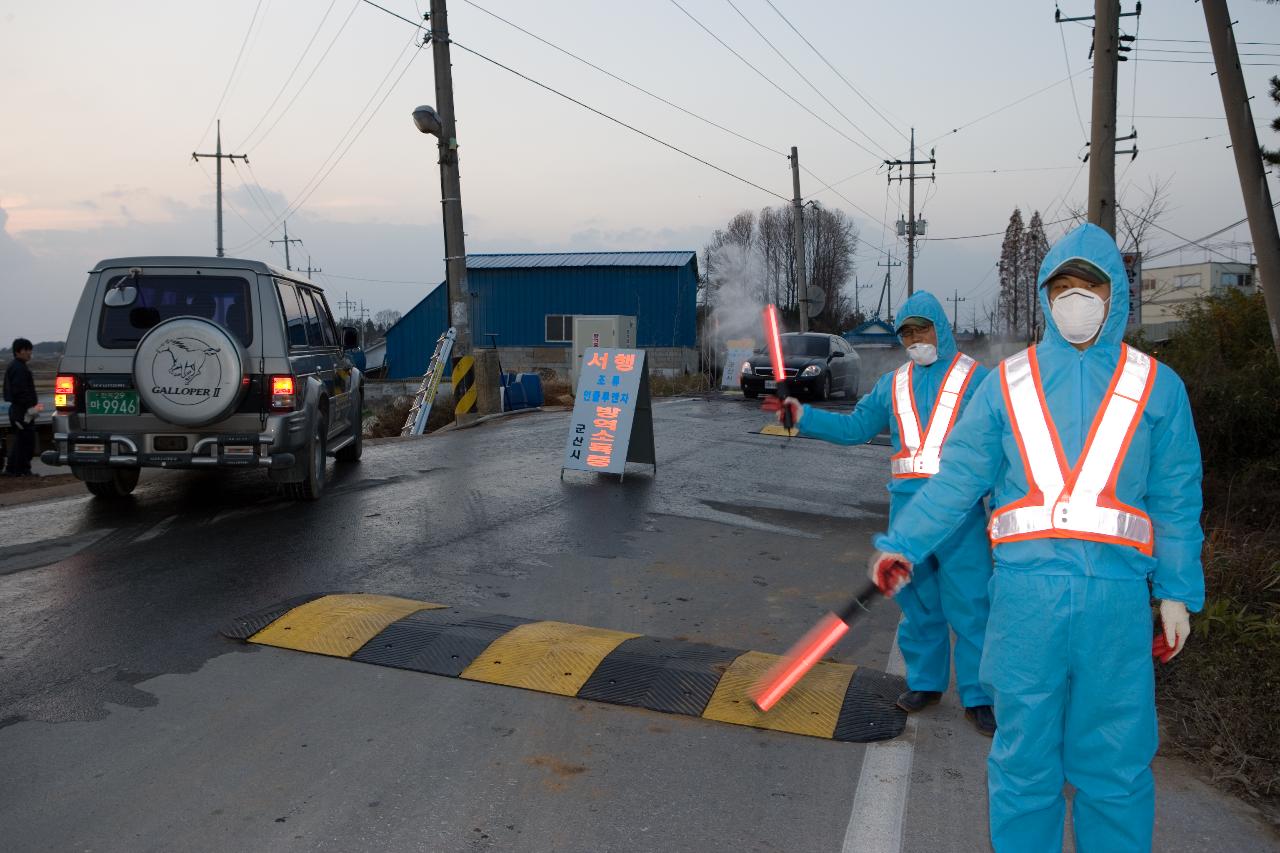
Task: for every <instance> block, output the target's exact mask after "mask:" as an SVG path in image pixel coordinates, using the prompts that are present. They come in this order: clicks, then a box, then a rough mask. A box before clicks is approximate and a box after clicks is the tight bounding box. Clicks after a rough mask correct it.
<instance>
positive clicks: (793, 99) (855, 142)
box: [671, 0, 880, 159]
mask: <svg viewBox="0 0 1280 853" xmlns="http://www.w3.org/2000/svg"><path fill="white" fill-rule="evenodd" d="M671 4H672V5H673V6H675V7H676V8H677V9H679V10H680V11H681V12H684V14H685V16H686V17H687V18H688V19H689V20H691V21H693V22H694V23H695V24H697V25H698V26H699V27H701V28H702V30H703V31H704V32H705V33H706V34H707V35H709V36H711V37H712V38H713V39H715V40H716V41H717V42H719V43H720V45H721V46H722V47H723V48H724V49H725V50H727V51H729V52H730V53H732V54H733V55H734V56H736V57H738V59H740V60H741V61H742V63H743V64H744V65H746V66H747V67H748V68H750V69H751V70H752V71H754V72H755V73H756V74H758V75H760V77H761V79H763V80H764V81H765V82H766V83H768V84H769V85H770V86H772V87H773V88H775V89H777V90H778V91H779V92H781V93H782V95H783V96H784V97H786V98H787V99H788V100H790V101H791V102H792V103H794V104H795V105H796V106H798V107H799V108H800V109H802V110H804V111H805V112H807V113H808V114H809V115H811V116H813V117H814V118H816V119H817V120H818V121H820V122H822V123H823V124H824V125H826V126H827V127H828V128H830V129H831V130H832V131H834V132H835V133H837V134H838V135H840V136H841V137H843V138H844V139H846V140H848V141H849V142H850V143H852V144H853V145H855V146H856V147H858V148H859V149H861V150H863V151H865V152H867V153H868V154H870V155H871V156H872V157H875V158H877V159H879V157H880V155H879V154H877V153H875V152H874V151H872V150H871V149H869V148H867V147H866V146H865V145H863V144H862V143H861V142H859V141H858V140H856V139H854V138H853V137H852V136H850V135H849V134H847V133H845V132H844V131H843V130H841V129H840V128H838V127H836V126H835V125H834V124H832V123H831V122H829V121H827V120H826V119H824V118H823V117H822V116H820V115H818V114H817V113H815V112H814V111H813V110H811V109H809V108H808V107H807V106H805V105H804V104H803V103H801V102H800V101H799V100H798V99H797V98H796V97H795V95H792V94H791V93H790V92H788V91H787V90H786V89H784V88H782V87H781V86H779V85H778V84H777V83H775V82H774V81H773V79H772V78H771V77H769V76H768V75H767V74H765V73H764V72H763V71H761V70H760V69H759V68H756V67H755V66H754V65H752V64H751V63H750V62H749V61H748V60H747V58H746V57H745V56H743V55H742V54H740V53H738V51H736V50H734V49H733V48H732V47H730V46H729V45H728V44H727V43H726V42H725V40H724V39H722V38H720V36H718V35H716V34H715V33H714V32H712V31H711V30H710V29H709V28H708V27H707V25H706V24H704V23H702V21H699V20H698V19H697V18H695V17H694V16H693V15H692V14H690V12H689V10H688V9H686V8H685V7H683V6H681V5H680V3H679V2H677V0H671Z"/></svg>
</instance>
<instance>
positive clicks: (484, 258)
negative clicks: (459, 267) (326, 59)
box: [467, 251, 695, 270]
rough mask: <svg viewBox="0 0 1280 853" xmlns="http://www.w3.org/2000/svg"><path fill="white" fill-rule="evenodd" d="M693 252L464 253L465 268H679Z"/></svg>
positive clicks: (689, 258)
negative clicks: (465, 254)
mask: <svg viewBox="0 0 1280 853" xmlns="http://www.w3.org/2000/svg"><path fill="white" fill-rule="evenodd" d="M694 256H695V253H694V252H692V251H683V252H559V253H550V254H543V253H537V254H533V253H529V254H511V255H467V269H469V270H478V269H519V268H530V267H682V266H684V265H685V264H687V263H689V261H691V260H693V258H694Z"/></svg>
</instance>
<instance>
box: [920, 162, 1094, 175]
mask: <svg viewBox="0 0 1280 853" xmlns="http://www.w3.org/2000/svg"><path fill="white" fill-rule="evenodd" d="M1074 168H1076V165H1074V164H1073V165H1071V166H1028V167H1026V168H1018V169H966V170H964V171H960V172H937V173H936V174H937V175H938V176H939V177H941V176H943V175H947V176H951V175H1003V174H1006V173H1012V172H1062V171H1066V170H1067V169H1074Z"/></svg>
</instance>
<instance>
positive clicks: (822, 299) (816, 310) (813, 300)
mask: <svg viewBox="0 0 1280 853" xmlns="http://www.w3.org/2000/svg"><path fill="white" fill-rule="evenodd" d="M806 289H807V290H808V291H809V317H810V319H812V318H814V317H817V316H818V315H819V314H821V313H822V309H824V308H826V307H827V292H826V291H825V290H823V289H822V288H821V287H814V286H812V285H809V286H808V287H807V288H806Z"/></svg>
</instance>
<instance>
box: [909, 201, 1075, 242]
mask: <svg viewBox="0 0 1280 853" xmlns="http://www.w3.org/2000/svg"><path fill="white" fill-rule="evenodd" d="M1050 204H1052V202H1050ZM1074 218H1075V217H1072V216H1064V217H1063V218H1062V219H1055V220H1054V221H1053V222H1044V223H1041V224H1042V225H1043V226H1045V227H1048V226H1050V225H1061V224H1062V223H1063V222H1070V221H1071V220H1072V219H1074ZM1004 233H1005V232H1004V230H1000V231H989V232H987V233H986V234H962V235H960V236H957V237H929V238H927V239H928V240H929V241H930V242H938V241H942V240H977V239H979V238H981V237H1000V236H1003V235H1004Z"/></svg>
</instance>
